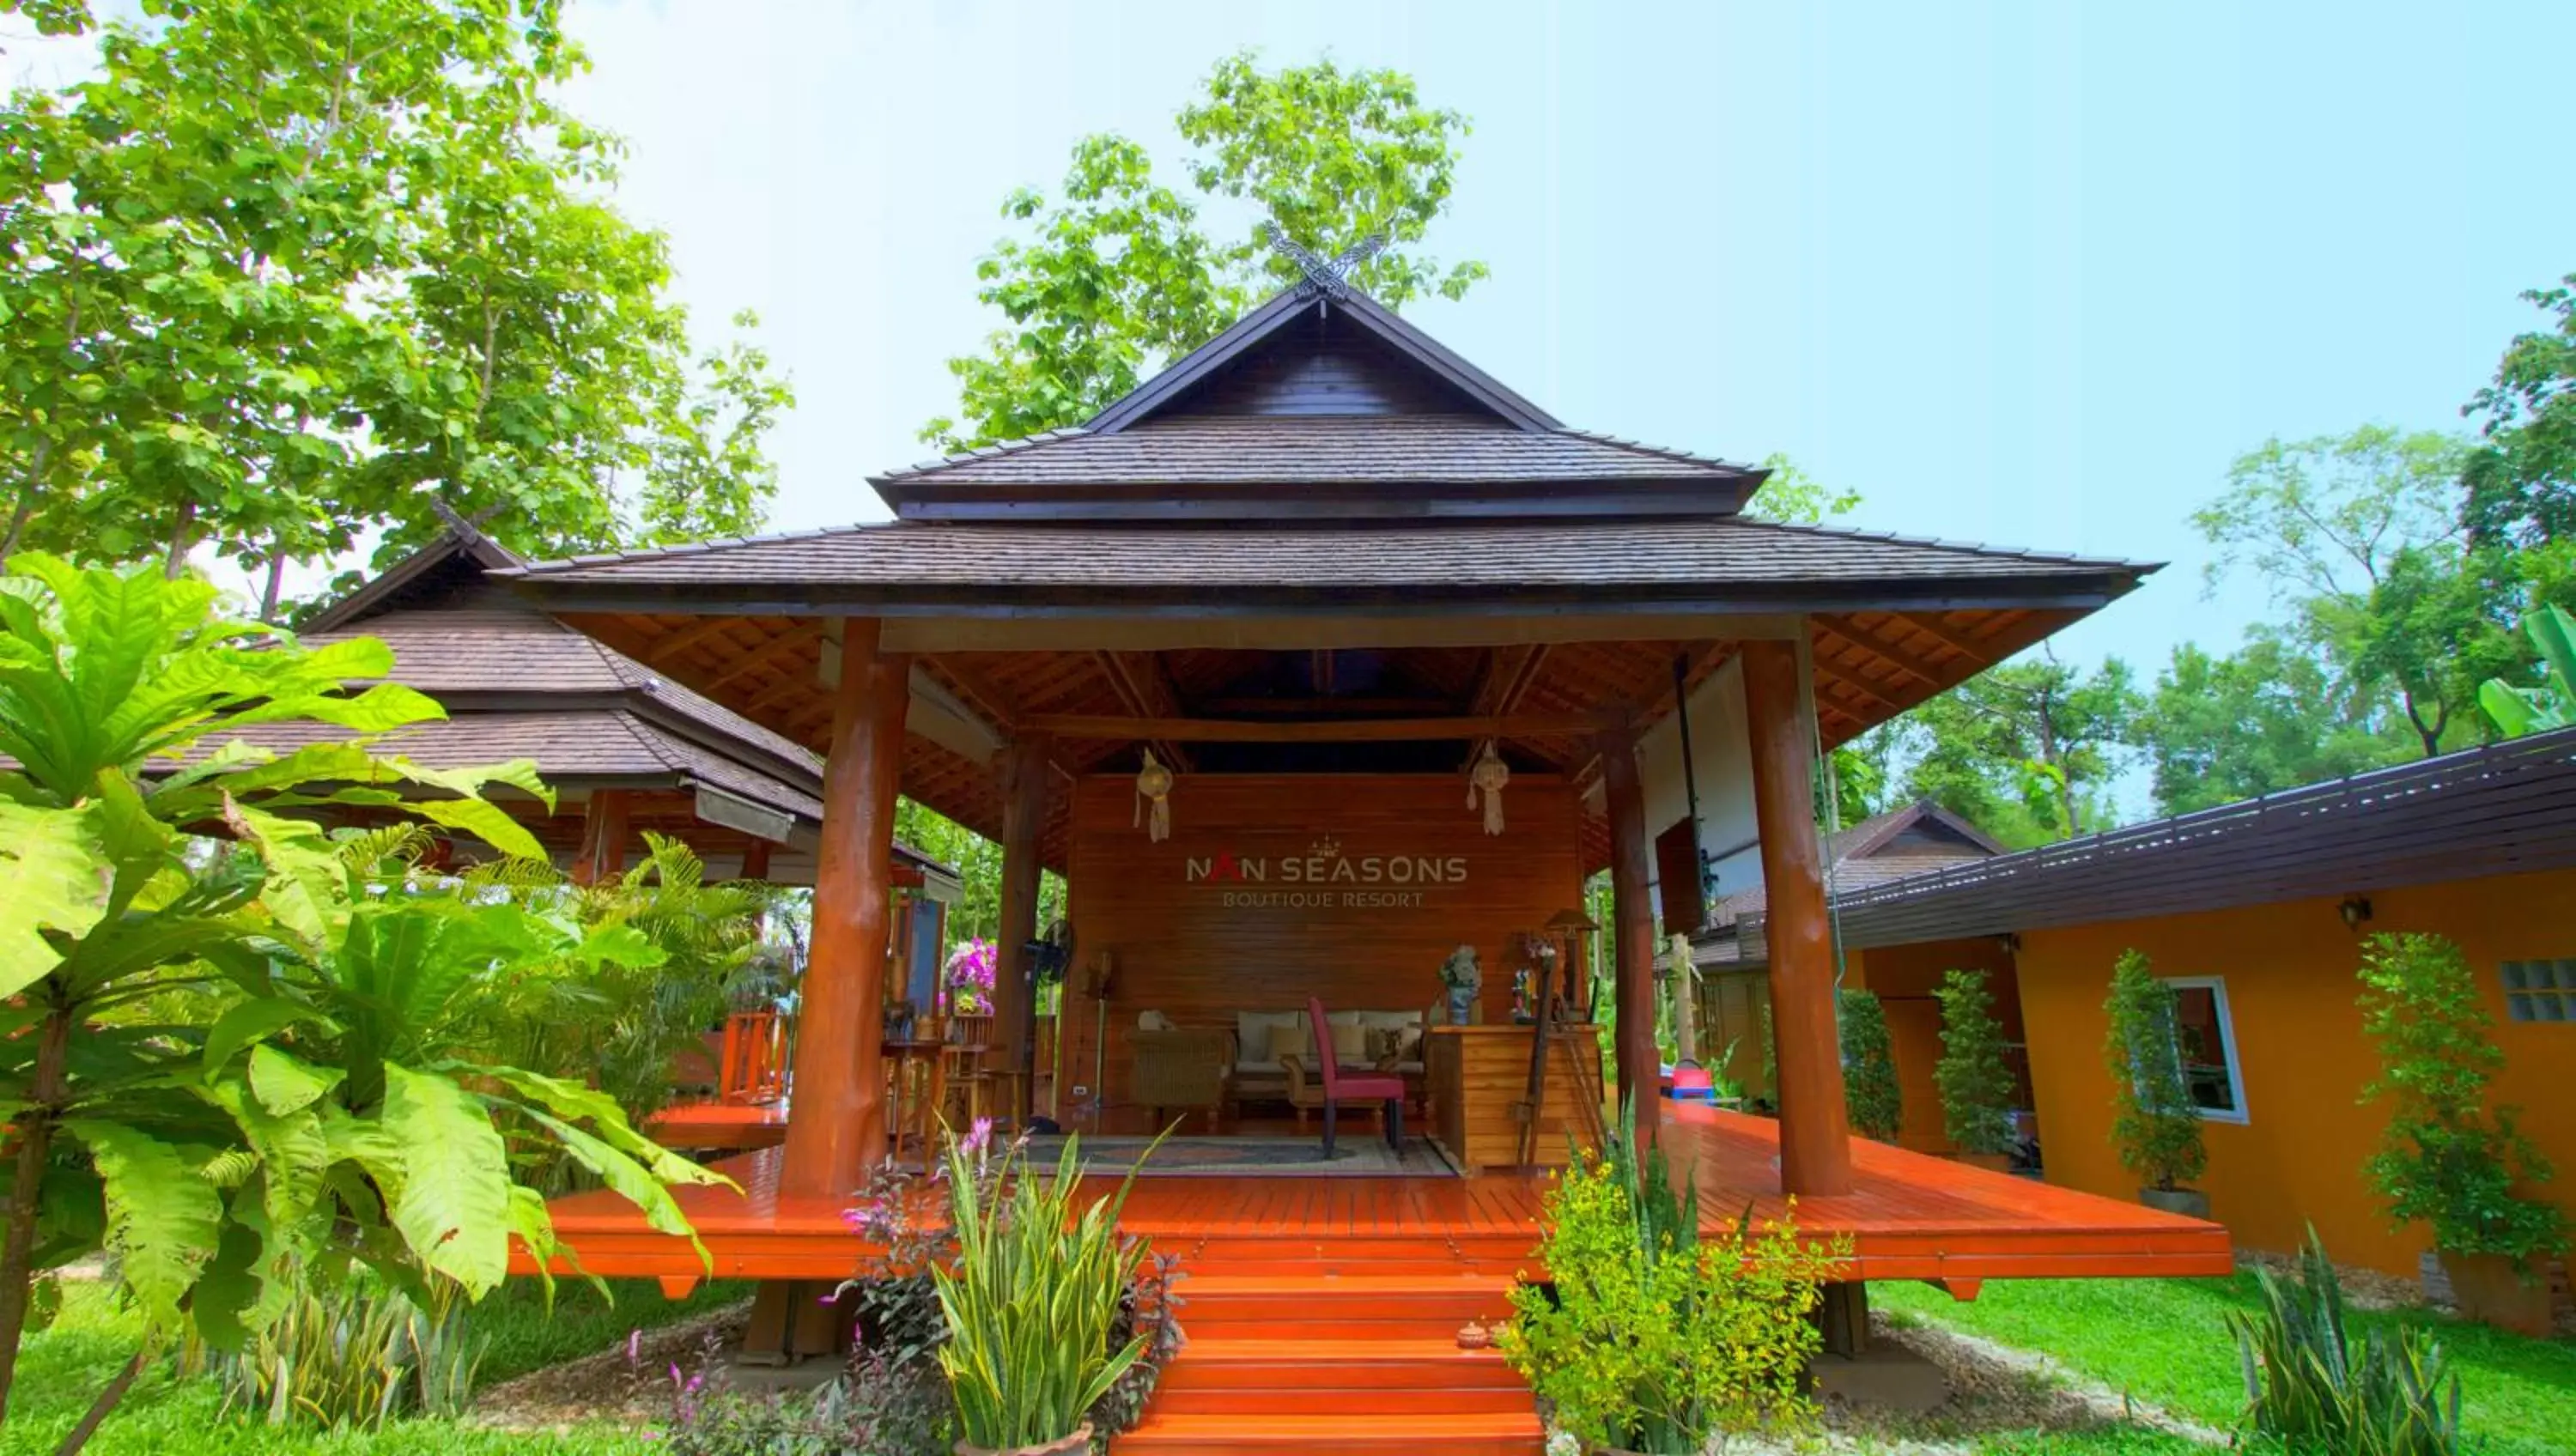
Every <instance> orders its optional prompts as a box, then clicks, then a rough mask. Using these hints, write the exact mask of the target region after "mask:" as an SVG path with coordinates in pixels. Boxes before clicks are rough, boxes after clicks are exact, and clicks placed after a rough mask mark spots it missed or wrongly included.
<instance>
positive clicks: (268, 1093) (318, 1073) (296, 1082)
mask: <svg viewBox="0 0 2576 1456" xmlns="http://www.w3.org/2000/svg"><path fill="white" fill-rule="evenodd" d="M345 1075H346V1074H345V1073H343V1072H342V1071H341V1070H340V1069H339V1068H337V1067H315V1066H310V1065H307V1064H306V1063H303V1062H299V1061H297V1060H296V1059H295V1058H293V1057H291V1056H288V1055H287V1054H286V1053H284V1052H282V1051H279V1050H278V1049H277V1048H275V1047H273V1046H256V1047H253V1048H251V1052H250V1089H251V1093H252V1095H253V1096H255V1097H257V1098H258V1099H259V1105H260V1106H261V1108H263V1109H264V1110H266V1111H267V1112H268V1114H269V1115H270V1116H272V1117H284V1116H287V1115H288V1114H290V1113H297V1112H302V1111H303V1110H304V1109H306V1108H308V1107H311V1106H312V1105H313V1104H314V1103H316V1102H319V1101H321V1100H322V1094H324V1093H326V1092H328V1091H330V1090H331V1089H332V1088H333V1087H335V1086H338V1085H339V1083H340V1081H341V1079H342V1078H343V1077H344V1076H345Z"/></svg>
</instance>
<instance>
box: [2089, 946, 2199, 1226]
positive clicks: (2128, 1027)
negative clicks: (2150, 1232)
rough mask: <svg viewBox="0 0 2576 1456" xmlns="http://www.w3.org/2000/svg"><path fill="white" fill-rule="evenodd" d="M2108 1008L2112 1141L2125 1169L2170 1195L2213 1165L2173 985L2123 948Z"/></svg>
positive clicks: (2105, 1009) (2105, 1055) (2105, 1052)
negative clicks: (2187, 1069) (2185, 1066)
mask: <svg viewBox="0 0 2576 1456" xmlns="http://www.w3.org/2000/svg"><path fill="white" fill-rule="evenodd" d="M2102 1011H2103V1014H2104V1015H2105V1016H2106V1017H2107V1018H2108V1019H2109V1020H2110V1023H2111V1034H2110V1037H2109V1039H2108V1040H2106V1041H2105V1042H2104V1043H2103V1047H2102V1055H2103V1059H2104V1061H2105V1062H2107V1063H2108V1064H2109V1068H2110V1072H2111V1107H2112V1110H2113V1113H2114V1116H2113V1118H2112V1121H2111V1140H2112V1141H2113V1142H2115V1143H2117V1144H2118V1145H2119V1148H2120V1166H2122V1167H2124V1168H2127V1169H2128V1170H2129V1171H2130V1172H2132V1173H2134V1174H2136V1175H2137V1176H2138V1177H2139V1178H2141V1179H2144V1180H2145V1181H2146V1184H2147V1186H2148V1187H2150V1188H2161V1189H2164V1190H2166V1191H2168V1192H2170V1191H2171V1190H2173V1189H2174V1188H2177V1187H2179V1186H2181V1185H2182V1184H2184V1183H2188V1182H2190V1181H2191V1180H2192V1179H2194V1178H2197V1177H2199V1176H2200V1175H2201V1172H2202V1170H2203V1169H2205V1168H2207V1167H2208V1166H2209V1150H2208V1149H2207V1148H2206V1147H2204V1146H2203V1145H2202V1143H2201V1139H2200V1109H2199V1107H2198V1106H2196V1105H2195V1104H2194V1103H2193V1102H2192V1100H2191V1084H2190V1083H2189V1082H2188V1081H2187V1080H2185V1078H2184V1077H2183V1071H2182V1037H2181V1031H2180V1021H2179V1018H2178V1016H2177V1013H2176V1009H2175V998H2174V988H2173V987H2172V986H2171V985H2170V984H2168V983H2167V982H2164V981H2160V980H2157V979H2156V977H2155V973H2154V972H2153V970H2151V969H2150V968H2149V967H2148V964H2147V958H2146V957H2145V956H2143V955H2141V954H2139V953H2138V952H2136V951H2134V950H2130V951H2123V952H2121V955H2120V962H2119V964H2118V966H2116V967H2115V968H2113V970H2112V972H2111V996H2110V999H2109V1000H2107V1001H2105V1002H2103V1003H2102Z"/></svg>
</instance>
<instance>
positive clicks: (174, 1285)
mask: <svg viewBox="0 0 2576 1456" xmlns="http://www.w3.org/2000/svg"><path fill="white" fill-rule="evenodd" d="M63 1131H65V1132H67V1133H69V1134H71V1135H72V1136H73V1137H75V1138H78V1139H79V1140H80V1141H81V1143H82V1144H83V1145H84V1146H86V1147H87V1148H88V1149H89V1155H90V1162H91V1164H92V1165H93V1166H95V1167H96V1168H97V1169H98V1176H99V1181H100V1182H101V1183H102V1184H103V1185H105V1187H106V1190H107V1247H108V1250H109V1251H110V1252H111V1253H114V1254H115V1255H116V1256H117V1263H118V1269H119V1271H120V1272H121V1273H122V1274H123V1275H124V1278H125V1286H126V1288H127V1289H129V1290H131V1291H132V1292H133V1294H134V1299H135V1302H136V1303H137V1304H139V1305H140V1306H142V1309H143V1314H144V1318H145V1319H146V1320H148V1321H150V1322H151V1323H153V1324H155V1325H159V1326H163V1327H175V1326H176V1325H177V1324H178V1323H179V1318H180V1315H179V1307H180V1301H181V1300H182V1299H184V1298H186V1297H187V1294H188V1291H189V1289H190V1288H191V1287H192V1286H194V1285H195V1284H196V1282H197V1275H198V1273H199V1271H201V1270H203V1269H204V1268H205V1267H206V1261H207V1260H209V1259H211V1258H213V1257H214V1254H215V1243H216V1239H217V1237H218V1235H219V1234H220V1232H221V1227H222V1223H223V1216H224V1207H223V1196H222V1194H220V1193H219V1192H218V1191H217V1190H216V1188H215V1185H213V1184H212V1183H209V1182H207V1181H206V1179H205V1178H204V1177H203V1176H201V1175H200V1174H199V1172H198V1169H197V1165H196V1163H195V1161H193V1160H192V1159H191V1158H190V1157H189V1156H188V1155H187V1154H186V1153H184V1152H182V1151H181V1150H180V1149H179V1148H176V1147H173V1146H172V1145H170V1144H168V1143H165V1142H163V1141H161V1140H160V1139H158V1138H156V1137H154V1136H152V1135H151V1134H150V1133H147V1132H144V1131H141V1130H140V1129H138V1128H134V1127H130V1126H128V1125H126V1124H124V1123H121V1122H107V1121H103V1120H98V1119H91V1118H69V1119H66V1120H65V1121H64V1123H63Z"/></svg>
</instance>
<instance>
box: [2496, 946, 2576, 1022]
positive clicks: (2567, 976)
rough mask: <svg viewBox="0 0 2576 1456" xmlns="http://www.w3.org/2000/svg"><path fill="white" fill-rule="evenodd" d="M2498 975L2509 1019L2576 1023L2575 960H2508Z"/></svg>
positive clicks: (2499, 968) (2506, 1015) (2500, 968)
mask: <svg viewBox="0 0 2576 1456" xmlns="http://www.w3.org/2000/svg"><path fill="white" fill-rule="evenodd" d="M2497 974H2498V977H2499V979H2501V980H2502V981H2503V982H2504V1014H2505V1019H2506V1020H2508V1021H2557V1022H2576V961H2506V962H2505V963H2504V964H2503V965H2502V966H2500V967H2498V968H2497Z"/></svg>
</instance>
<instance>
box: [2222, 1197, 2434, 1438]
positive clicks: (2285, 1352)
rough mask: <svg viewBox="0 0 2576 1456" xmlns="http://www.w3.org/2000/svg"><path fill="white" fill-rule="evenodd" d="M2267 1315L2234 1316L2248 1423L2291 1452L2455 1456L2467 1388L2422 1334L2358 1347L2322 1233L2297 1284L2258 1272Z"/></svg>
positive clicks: (2384, 1336) (2381, 1336)
mask: <svg viewBox="0 0 2576 1456" xmlns="http://www.w3.org/2000/svg"><path fill="white" fill-rule="evenodd" d="M2255 1279H2256V1281H2257V1283H2258V1284H2259V1285H2260V1286H2261V1289H2262V1296H2263V1308H2262V1309H2261V1310H2260V1311H2258V1312H2256V1313H2253V1314H2237V1313H2233V1312H2231V1313H2230V1314H2229V1315H2228V1316H2227V1323H2228V1327H2229V1328H2230V1329H2231V1330H2233V1331H2234V1332H2235V1335H2236V1354H2237V1358H2238V1360H2239V1361H2241V1362H2242V1363H2243V1366H2244V1371H2245V1403H2246V1409H2245V1419H2246V1424H2248V1425H2249V1426H2251V1427H2252V1428H2253V1430H2254V1432H2255V1434H2257V1435H2259V1436H2267V1437H2270V1438H2272V1439H2273V1440H2276V1441H2279V1442H2280V1443H2281V1444H2282V1445H2283V1446H2286V1447H2288V1448H2289V1449H2290V1450H2292V1451H2315V1452H2324V1453H2331V1456H2452V1453H2454V1452H2456V1451H2458V1450H2459V1447H2460V1378H2459V1376H2457V1375H2455V1374H2452V1373H2451V1372H2450V1370H2449V1368H2448V1361H2447V1360H2446V1359H2445V1358H2444V1356H2443V1354H2442V1347H2441V1346H2440V1345H2439V1344H2438V1343H2436V1342H2435V1341H2434V1340H2433V1339H2432V1337H2431V1336H2429V1335H2427V1334H2426V1333H2425V1332H2424V1331H2422V1330H2419V1329H2413V1328H2408V1327H2400V1328H2398V1329H2396V1330H2394V1331H2388V1332H2382V1331H2370V1332H2368V1333H2366V1334H2364V1335H2363V1337H2362V1340H2361V1343H2360V1345H2359V1346H2358V1347H2356V1346H2355V1345H2354V1344H2353V1342H2352V1340H2351V1339H2350V1337H2349V1335H2348V1333H2347V1331H2346V1330H2345V1328H2344V1317H2343V1289H2342V1287H2341V1285H2340V1284H2338V1283H2337V1281H2336V1279H2335V1271H2334V1264H2333V1262H2332V1261H2330V1260H2329V1259H2327V1258H2326V1251H2325V1245H2324V1244H2322V1243H2320V1242H2319V1241H2318V1239H2317V1235H2316V1230H2314V1229H2310V1230H2309V1231H2308V1243H2307V1247H2306V1248H2305V1249H2303V1250H2301V1251H2300V1253H2299V1269H2298V1273H2297V1274H2296V1275H2293V1276H2290V1277H2283V1276H2281V1275H2278V1274H2275V1273H2273V1272H2272V1271H2271V1270H2269V1269H2262V1270H2257V1271H2256V1273H2255Z"/></svg>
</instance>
